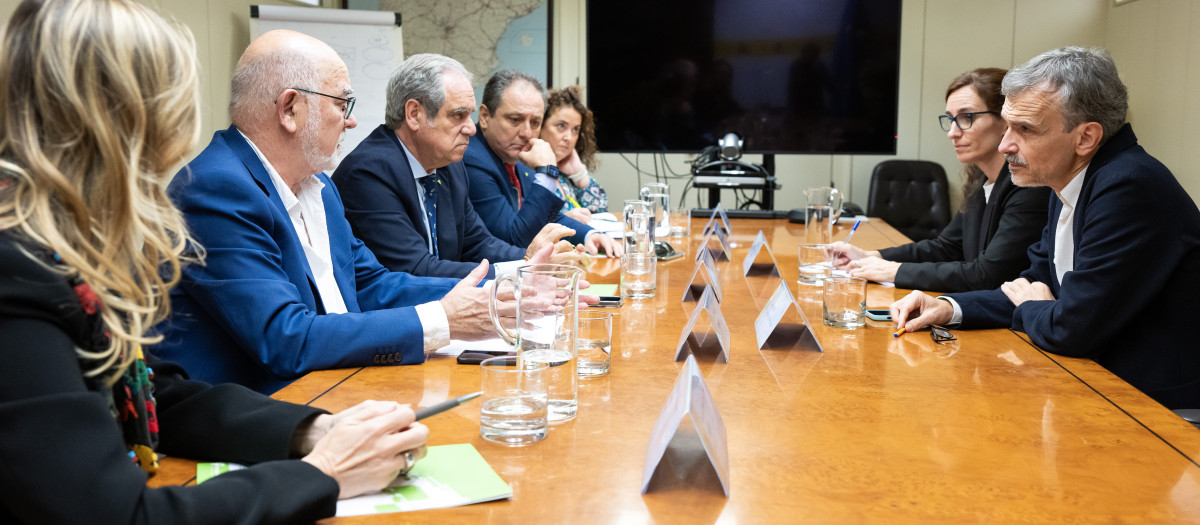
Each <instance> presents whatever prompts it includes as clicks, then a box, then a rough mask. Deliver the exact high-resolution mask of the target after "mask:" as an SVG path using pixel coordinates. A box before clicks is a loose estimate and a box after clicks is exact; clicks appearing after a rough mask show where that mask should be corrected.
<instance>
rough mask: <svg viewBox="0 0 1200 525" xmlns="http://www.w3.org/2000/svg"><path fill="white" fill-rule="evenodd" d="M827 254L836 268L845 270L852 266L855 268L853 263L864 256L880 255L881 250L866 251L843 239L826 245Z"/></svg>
mask: <svg viewBox="0 0 1200 525" xmlns="http://www.w3.org/2000/svg"><path fill="white" fill-rule="evenodd" d="M825 254H826V256H828V257H830V258H831V259H832V260H833V267H834V268H837V269H838V270H845V271H849V270H850V269H851V268H853V266H851V264H852V263H853V262H854V261H857V260H859V259H862V258H863V257H879V252H877V251H874V250H872V251H866V250H863V249H862V248H859V247H857V246H855V245H853V244H849V243H845V242H842V241H837V242H834V243H830V244H829V245H827V246H826V247H825Z"/></svg>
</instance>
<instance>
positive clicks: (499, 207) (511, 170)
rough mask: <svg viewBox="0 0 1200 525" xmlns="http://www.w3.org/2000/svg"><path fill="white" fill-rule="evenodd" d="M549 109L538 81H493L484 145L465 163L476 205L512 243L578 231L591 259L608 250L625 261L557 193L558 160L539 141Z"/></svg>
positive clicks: (484, 114)
mask: <svg viewBox="0 0 1200 525" xmlns="http://www.w3.org/2000/svg"><path fill="white" fill-rule="evenodd" d="M545 108H546V89H545V88H543V87H542V84H541V83H540V82H538V81H537V79H535V78H533V77H531V76H529V75H526V74H524V73H521V72H519V71H513V70H511V69H510V70H504V71H500V72H498V73H496V74H494V75H492V78H490V79H488V82H487V85H485V86H484V88H483V103H482V104H481V105H480V106H479V129H480V132H481V134H482V135H483V140H472V141H471V143H470V144H468V145H467V153H466V155H465V156H464V157H463V163H465V164H466V166H467V175H468V176H469V177H470V180H471V204H473V205H474V206H475V210H476V211H478V212H479V216H480V217H482V218H483V222H484V224H485V225H487V227H488V229H489V230H491V231H492V233H493V234H495V236H496V237H499V238H501V239H504V240H505V241H508V242H510V243H513V244H517V245H522V244H525V243H527V242H529V240H530V239H532V238H533V236H534V234H536V233H537V231H538V230H539V229H540V228H542V227H543V226H544V225H546V224H548V223H558V224H562V225H565V226H568V227H570V228H571V229H573V230H575V232H576V233H575V236H574V237H572V238H571V241H572V242H575V243H577V244H578V243H581V242H582V243H584V244H585V246H586V247H587V250H588V252H589V253H596V252H597V250H599V249H603V250H604V251H605V253H607V254H608V255H609V256H614V257H620V256H621V246H620V244H619V243H616V242H614V241H613V238H612V237H610V236H609V235H608V234H606V233H603V232H597V231H594V230H592V229H591V228H589V227H588V226H587V225H585V224H583V223H581V222H579V221H577V220H575V219H572V218H570V217H567V216H566V215H564V214H563V212H562V209H563V200H562V199H561V198H559V197H558V195H557V194H556V193H555V189H556V187H557V184H558V182H557V180H558V166H557V164H556V163H557V162H558V159H557V158H556V157H555V155H554V150H553V149H551V147H550V144H549V143H547V142H546V141H544V140H542V139H540V138H538V134H539V133H540V131H541V127H542V115H543V113H544V112H545ZM531 166H532V167H531Z"/></svg>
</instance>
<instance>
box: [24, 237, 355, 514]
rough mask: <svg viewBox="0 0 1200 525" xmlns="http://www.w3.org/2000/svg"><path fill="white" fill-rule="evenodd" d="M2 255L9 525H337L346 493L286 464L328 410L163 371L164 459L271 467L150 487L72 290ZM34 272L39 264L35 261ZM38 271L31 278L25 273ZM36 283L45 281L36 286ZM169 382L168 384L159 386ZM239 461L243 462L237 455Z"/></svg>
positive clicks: (161, 367)
mask: <svg viewBox="0 0 1200 525" xmlns="http://www.w3.org/2000/svg"><path fill="white" fill-rule="evenodd" d="M20 257H24V256H23V255H20V254H17V253H16V252H15V250H13V249H11V246H10V247H9V249H8V250H5V249H3V248H0V270H3V271H0V333H2V334H4V337H2V338H0V360H2V361H3V362H4V366H0V421H4V422H5V431H4V439H0V522H3V523H11V522H22V523H294V522H308V521H313V520H316V519H320V518H322V517H327V516H331V515H332V514H333V513H334V511H335V510H336V501H337V495H338V485H337V483H336V482H335V481H334V480H333V479H332V478H330V477H328V476H326V475H325V474H323V473H321V472H320V471H319V470H317V469H316V468H315V467H313V466H311V465H309V464H307V463H304V462H302V461H298V460H286V457H287V446H288V443H289V442H290V439H291V434H292V432H293V430H294V429H295V428H296V426H297V425H298V424H299V423H300V422H302V421H304V420H305V419H307V418H308V417H309V416H311V415H313V414H316V413H318V411H316V410H314V409H310V408H306V407H296V406H292V405H287V404H284V403H280V402H276V401H273V400H271V399H268V398H265V397H263V396H261V395H257V394H253V393H251V392H249V391H247V390H245V389H244V388H241V387H220V388H210V387H208V386H207V385H204V384H200V383H191V382H187V381H186V380H185V379H184V378H183V377H182V375H180V372H179V371H178V369H176V368H174V367H172V366H170V365H166V364H160V363H154V362H153V361H148V362H150V363H152V364H151V366H152V368H153V369H154V370H155V384H156V392H157V393H158V396H157V399H158V403H159V404H158V407H159V414H160V417H159V425H160V438H161V441H160V447H159V448H160V449H161V450H163V451H164V452H167V453H172V454H180V455H183V454H184V453H185V452H186V453H187V455H189V456H191V457H194V458H197V459H228V460H235V461H246V462H252V461H263V460H267V459H278V460H281V461H270V462H266V463H260V464H258V465H256V466H254V467H252V468H248V469H245V470H242V471H237V472H231V473H229V474H224V475H222V476H219V477H217V478H214V479H212V480H211V481H208V482H206V483H205V484H203V485H200V486H197V487H165V488H156V489H152V488H148V487H147V486H146V474H145V473H144V472H143V471H142V470H141V469H140V468H138V467H137V466H136V465H134V464H133V463H131V462H130V461H129V459H128V457H127V456H126V453H127V450H126V448H125V444H124V442H123V439H122V437H121V431H120V428H119V427H118V425H117V423H116V421H115V420H114V419H113V416H112V415H111V414H110V412H109V408H108V403H107V401H106V399H105V397H104V396H103V395H102V394H101V393H99V392H96V391H92V390H89V389H88V388H87V386H86V384H85V382H84V380H83V376H82V373H81V371H80V365H79V362H78V360H77V358H76V354H75V350H74V348H75V343H74V342H73V340H72V337H71V334H72V333H73V332H76V330H74V328H73V327H71V326H69V325H66V324H64V321H63V320H64V319H71V318H72V317H73V316H72V315H71V314H72V313H74V312H72V311H71V308H72V306H71V303H70V301H75V302H74V309H75V310H78V309H79V307H78V301H77V300H75V299H74V298H73V297H72V295H71V294H72V292H71V291H70V288H69V287H68V285H67V283H66V282H65V281H63V280H62V279H61V278H60V277H58V276H53V277H54V279H48V278H47V276H49V275H52V274H48V272H46V270H44V269H41V268H40V267H39V268H37V269H36V270H35V272H40V273H32V274H31V273H28V272H26V273H23V274H21V275H19V276H14V275H13V274H12V273H11V271H12V270H13V265H14V264H16V265H18V266H21V265H24V264H26V262H22V261H20V260H19V259H18V258H20ZM25 259H26V261H27V264H36V263H33V262H32V261H31V260H28V258H25ZM25 269H28V268H25ZM30 275H34V278H33V279H30ZM160 374H161V375H160ZM231 451H240V452H237V453H232V454H227V452H231Z"/></svg>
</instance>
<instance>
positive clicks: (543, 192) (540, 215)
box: [463, 136, 592, 246]
mask: <svg viewBox="0 0 1200 525" xmlns="http://www.w3.org/2000/svg"><path fill="white" fill-rule="evenodd" d="M463 164H466V166H467V177H468V178H470V180H471V192H470V194H471V204H473V205H475V211H476V212H478V213H479V218H481V219H483V224H484V225H486V226H487V228H488V229H489V230H491V231H492V234H493V235H495V236H496V237H499V238H500V239H502V240H504V241H505V242H508V243H510V244H515V245H517V246H528V245H529V243H530V242H532V241H533V238H534V236H536V235H537V233H538V232H539V231H541V229H542V227H543V226H545V225H547V224H550V223H552V222H557V223H559V224H561V225H563V226H566V227H568V228H571V229H572V230H575V235H573V236H571V237H568V239H570V241H571V242H573V243H575V244H580V243H582V242H583V241H584V238H585V237H586V236H587V233H588V232H590V231H592V229H591V228H589V227H588V226H587V225H585V224H583V223H581V222H579V221H577V220H575V219H572V218H570V217H567V216H566V215H563V213H562V208H563V200H562V199H560V198H558V196H557V195H555V194H554V192H552V191H550V190H547V189H546V188H543V187H541V186H538V185H537V184H535V183H534V182H533V175H534V172H533V170H532V169H530V168H529V166H526V165H524V164H522V163H520V162H518V163H517V178H518V179H520V181H521V194H522V195H523V196H524V197H525V200H524V202H522V203H521V206H520V207H519V208H520V209H518V206H517V189H516V188H514V187H513V185H512V183H511V182H509V180H508V172H507V171H505V169H504V163H503V162H502V161H501V160H500V157H497V156H496V154H495V153H492V150H491V148H489V147H488V144H487V140H485V139H484V138H483V137H482V136H476V137H475V138H473V139H471V142H470V143H469V144H468V145H467V153H466V155H464V156H463Z"/></svg>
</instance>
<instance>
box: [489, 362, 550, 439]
mask: <svg viewBox="0 0 1200 525" xmlns="http://www.w3.org/2000/svg"><path fill="white" fill-rule="evenodd" d="M548 371H549V365H547V364H546V363H544V362H538V361H533V362H530V361H524V360H523V359H522V358H521V357H512V356H507V357H493V358H490V359H485V360H484V361H483V362H482V363H480V364H479V374H480V377H481V380H480V381H481V383H482V384H481V386H482V388H481V390H483V394H482V395H481V396H480V397H481V399H482V401H481V402H480V404H479V435H480V436H482V437H483V439H486V440H488V441H493V442H496V443H500V444H502V445H508V446H510V447H519V446H522V445H528V444H530V443H533V442H536V441H541V440H542V439H544V438H545V437H546V433H547V432H548V428H547V423H548V412H549V411H548V402H547V391H548V390H547V384H546V377H547V373H548Z"/></svg>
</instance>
